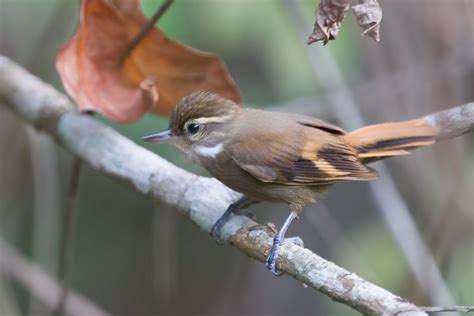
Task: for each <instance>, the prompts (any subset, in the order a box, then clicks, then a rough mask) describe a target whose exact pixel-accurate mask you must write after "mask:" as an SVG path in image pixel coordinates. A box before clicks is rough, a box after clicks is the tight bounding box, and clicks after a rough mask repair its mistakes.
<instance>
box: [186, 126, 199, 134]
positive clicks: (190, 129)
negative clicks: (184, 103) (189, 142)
mask: <svg viewBox="0 0 474 316" xmlns="http://www.w3.org/2000/svg"><path fill="white" fill-rule="evenodd" d="M200 127H201V124H199V123H191V124H189V125H188V132H189V134H196V133H197V132H198V131H199V128H200Z"/></svg>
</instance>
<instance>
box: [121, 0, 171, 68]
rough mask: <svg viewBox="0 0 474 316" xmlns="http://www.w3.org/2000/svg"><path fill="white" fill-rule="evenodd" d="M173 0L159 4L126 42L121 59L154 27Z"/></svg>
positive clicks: (166, 0)
mask: <svg viewBox="0 0 474 316" xmlns="http://www.w3.org/2000/svg"><path fill="white" fill-rule="evenodd" d="M173 1H174V0H165V1H164V2H163V3H162V4H161V6H160V7H159V8H158V10H156V12H155V14H153V16H152V17H151V19H150V20H148V22H147V23H146V24H145V25H143V27H142V28H141V30H140V31H139V32H138V33H137V34H136V35H135V36H134V37H133V38H132V40H131V41H130V43H129V44H128V47H127V50H126V51H125V53H124V54H123V57H122V60H125V58H127V57H128V55H130V53H131V52H132V51H133V49H134V48H135V47H137V45H138V44H139V43H140V42H141V41H142V40H143V38H145V36H146V35H147V34H148V32H150V30H151V29H153V27H155V24H156V22H158V20H159V19H160V18H161V16H162V15H163V14H164V13H165V12H166V10H168V8H169V7H170V6H171V5H172V4H173Z"/></svg>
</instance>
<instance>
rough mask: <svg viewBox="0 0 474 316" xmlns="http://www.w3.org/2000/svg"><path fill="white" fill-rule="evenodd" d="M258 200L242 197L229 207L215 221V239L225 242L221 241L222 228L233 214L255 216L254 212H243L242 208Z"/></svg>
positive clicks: (212, 232) (213, 231) (213, 236)
mask: <svg viewBox="0 0 474 316" xmlns="http://www.w3.org/2000/svg"><path fill="white" fill-rule="evenodd" d="M257 202H258V201H256V200H252V199H250V198H248V197H246V196H243V197H241V198H240V199H238V200H237V201H235V202H234V203H232V204H231V205H229V207H228V208H227V210H226V211H225V212H224V214H223V215H222V216H221V217H220V218H219V219H218V220H217V221H216V222H215V224H214V225H213V226H212V228H211V236H212V238H214V240H215V241H216V242H217V243H219V244H223V243H222V241H221V230H222V227H223V226H224V225H225V223H227V222H228V221H229V219H230V217H231V216H232V215H246V216H249V217H253V214H251V213H247V212H242V209H244V208H246V207H248V206H250V205H252V204H255V203H257Z"/></svg>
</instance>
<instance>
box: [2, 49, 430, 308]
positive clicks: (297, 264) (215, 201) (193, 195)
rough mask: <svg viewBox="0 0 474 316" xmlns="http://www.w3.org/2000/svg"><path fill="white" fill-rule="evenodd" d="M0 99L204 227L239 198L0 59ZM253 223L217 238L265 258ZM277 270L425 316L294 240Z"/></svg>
mask: <svg viewBox="0 0 474 316" xmlns="http://www.w3.org/2000/svg"><path fill="white" fill-rule="evenodd" d="M0 103H2V104H5V105H6V106H8V107H9V108H10V109H11V110H12V111H14V112H15V113H17V114H18V115H19V116H20V117H22V118H23V119H24V120H25V121H27V122H29V123H30V124H34V125H36V126H38V127H40V128H41V129H43V130H45V131H47V132H49V133H50V134H51V135H52V136H53V137H55V139H56V140H57V141H58V142H59V143H60V144H62V145H63V146H64V147H66V148H67V149H69V150H70V151H71V152H72V153H74V154H75V155H77V156H79V157H80V158H81V159H83V160H84V161H86V162H87V163H88V164H90V165H91V167H92V168H94V169H96V170H98V171H100V172H102V173H104V174H107V175H108V176H110V177H112V178H115V179H118V180H121V181H122V182H123V183H125V184H127V185H129V186H130V187H132V188H134V189H135V190H136V191H138V192H140V193H142V194H145V195H147V196H149V197H150V198H152V199H155V200H160V201H163V202H165V203H167V204H169V205H173V206H175V207H176V208H177V209H178V210H179V211H180V212H181V213H182V214H184V215H185V216H186V217H188V218H189V219H190V220H191V221H192V222H193V223H194V224H196V225H197V226H199V227H200V228H201V229H203V230H205V231H207V232H209V231H210V230H211V227H212V225H213V224H214V222H215V221H216V220H217V218H219V217H220V215H222V213H223V212H224V210H225V209H226V208H227V206H228V205H229V204H230V203H231V202H232V201H235V199H236V198H238V194H237V193H235V192H233V191H231V190H230V189H228V188H226V187H225V186H224V185H222V184H221V183H220V182H218V181H217V180H215V179H210V178H203V177H198V176H195V175H192V174H190V173H188V172H186V171H184V170H182V169H180V168H177V167H175V166H174V165H172V164H171V163H169V162H167V161H165V160H163V159H162V158H160V157H158V156H156V155H155V154H153V153H151V152H149V151H147V150H145V149H144V148H142V147H139V146H137V145H136V144H134V143H133V142H132V141H130V140H128V139H126V138H124V137H122V136H120V135H119V134H117V133H116V132H115V131H113V130H112V129H111V128H109V127H106V126H104V125H103V124H101V123H100V122H98V121H97V120H95V119H94V118H91V117H87V116H84V115H81V114H80V113H78V112H76V111H74V110H73V109H74V106H73V105H72V104H71V103H70V102H69V101H68V99H67V98H66V97H65V96H64V95H62V94H60V93H59V92H57V91H56V90H54V89H53V88H52V87H51V86H49V85H47V84H45V83H43V82H41V81H40V80H39V79H38V78H36V77H34V76H33V75H31V74H29V73H27V72H26V71H25V70H24V69H22V68H21V67H19V66H18V65H16V64H15V63H13V62H11V61H10V60H8V59H7V58H3V57H0ZM254 225H256V223H255V222H253V221H252V220H250V219H248V218H246V217H243V216H236V217H233V218H232V219H231V220H230V221H229V222H228V223H227V224H226V225H225V226H224V229H223V238H224V239H225V240H227V241H228V242H230V244H232V245H233V246H235V247H236V248H238V249H239V250H240V251H242V252H244V253H245V254H247V255H249V256H251V257H253V258H256V259H257V260H259V261H264V258H265V256H266V254H267V252H268V251H269V248H270V245H271V243H272V237H273V232H272V231H271V230H269V229H266V228H265V227H262V228H259V229H256V228H252V227H253V226H254ZM278 268H279V269H280V270H281V271H283V272H285V273H287V274H288V275H290V276H292V277H293V278H295V279H297V280H299V281H300V282H303V283H305V284H307V285H308V286H310V287H312V288H314V289H316V290H318V291H320V292H322V293H324V294H326V295H327V296H329V297H330V298H331V299H333V300H335V301H338V302H342V303H344V304H346V305H348V306H351V307H353V308H354V309H356V310H358V311H361V312H362V313H364V314H366V315H381V314H384V315H391V314H394V313H396V312H399V311H407V310H409V311H410V312H407V313H405V314H406V315H426V313H425V312H423V311H421V310H419V309H417V307H416V306H414V305H413V304H411V303H410V302H408V301H406V300H404V299H402V298H400V297H398V296H396V295H394V294H392V293H390V292H388V291H387V290H385V289H383V288H380V287H378V286H376V285H374V284H372V283H370V282H368V281H366V280H364V279H362V278H360V277H359V276H357V275H356V274H354V273H351V272H349V271H347V270H345V269H343V268H341V267H339V266H337V265H335V264H334V263H332V262H329V261H327V260H324V259H323V258H321V257H319V256H318V255H316V254H314V253H312V252H311V251H309V250H308V249H304V248H302V247H300V246H297V245H294V244H285V245H283V246H282V249H281V253H280V257H279V267H278ZM68 306H69V304H68Z"/></svg>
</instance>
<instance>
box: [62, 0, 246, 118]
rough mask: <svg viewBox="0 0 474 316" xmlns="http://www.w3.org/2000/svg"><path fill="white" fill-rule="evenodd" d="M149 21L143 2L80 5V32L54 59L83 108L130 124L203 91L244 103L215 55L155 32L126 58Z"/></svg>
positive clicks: (92, 0)
mask: <svg viewBox="0 0 474 316" xmlns="http://www.w3.org/2000/svg"><path fill="white" fill-rule="evenodd" d="M146 22H147V18H146V17H145V16H144V15H143V13H142V12H141V11H140V8H139V0H109V1H105V0H83V1H82V2H81V16H80V22H79V26H78V29H77V33H76V34H75V35H74V37H73V38H72V39H71V41H70V42H69V43H68V44H66V45H65V46H64V47H63V48H62V49H61V50H60V51H59V53H58V55H57V58H56V67H57V69H58V72H59V75H60V77H61V80H62V82H63V84H64V87H65V89H66V90H67V92H68V93H69V94H70V95H71V97H73V98H74V100H75V101H76V102H77V104H78V105H79V107H80V108H81V109H84V110H94V111H98V112H101V113H102V114H103V115H105V116H107V117H109V118H110V119H112V120H115V121H118V122H122V123H128V122H133V121H135V120H136V119H138V118H139V117H141V116H142V115H143V113H144V112H146V111H147V110H150V111H153V112H155V113H158V114H169V113H170V112H171V111H172V110H173V108H174V105H175V104H176V103H177V102H178V101H179V100H180V99H181V98H182V97H183V96H185V95H187V94H190V93H192V92H194V91H199V90H205V91H213V92H216V93H219V94H221V95H222V96H224V97H227V98H229V99H232V100H234V101H236V102H240V95H239V91H238V88H237V87H236V85H235V83H234V81H233V80H232V78H231V77H230V75H229V73H228V71H227V68H226V66H225V64H224V63H223V62H222V61H221V60H220V59H219V58H218V57H217V56H216V55H214V54H209V53H202V52H199V51H197V50H195V49H192V48H189V47H186V46H184V45H181V44H179V43H176V42H174V41H172V40H170V39H168V38H167V37H166V36H165V35H164V33H163V32H161V31H160V30H159V29H157V28H153V29H152V30H151V31H150V32H148V33H147V35H146V36H145V37H144V38H143V39H142V40H141V41H140V42H139V44H138V45H137V46H136V47H135V48H134V49H133V51H131V53H130V54H129V55H128V56H126V58H124V56H125V54H126V52H127V49H128V44H129V42H130V41H131V39H132V38H133V37H134V36H135V35H136V34H137V33H138V32H139V31H140V29H141V28H142V27H143V25H144V24H146ZM158 96H159V100H158Z"/></svg>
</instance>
